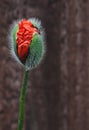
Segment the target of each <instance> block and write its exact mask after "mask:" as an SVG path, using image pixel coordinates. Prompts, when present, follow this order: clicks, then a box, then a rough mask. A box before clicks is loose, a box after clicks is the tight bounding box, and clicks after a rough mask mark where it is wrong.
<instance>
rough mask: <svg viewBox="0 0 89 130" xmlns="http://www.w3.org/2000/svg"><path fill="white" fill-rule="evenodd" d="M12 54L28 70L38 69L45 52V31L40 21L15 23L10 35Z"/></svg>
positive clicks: (31, 20)
mask: <svg viewBox="0 0 89 130" xmlns="http://www.w3.org/2000/svg"><path fill="white" fill-rule="evenodd" d="M10 40H11V41H10V43H11V52H12V54H14V57H15V59H16V60H17V61H19V63H21V64H22V65H23V66H24V67H25V68H26V69H27V70H28V69H32V68H34V67H36V66H37V65H38V64H39V63H40V61H41V60H42V58H43V55H44V52H45V43H44V31H43V28H42V26H41V22H40V21H39V20H38V19H35V18H32V19H28V20H27V19H22V20H20V21H18V22H15V23H14V24H13V26H12V28H11V33H10Z"/></svg>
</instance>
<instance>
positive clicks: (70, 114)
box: [0, 0, 89, 130]
mask: <svg viewBox="0 0 89 130" xmlns="http://www.w3.org/2000/svg"><path fill="white" fill-rule="evenodd" d="M29 17H37V18H39V19H41V20H42V24H43V26H44V28H45V32H46V44H47V52H46V56H45V58H44V61H43V63H42V64H41V65H40V66H39V67H38V68H36V69H34V70H33V71H31V72H30V75H29V82H28V89H27V93H26V102H25V122H24V130H89V0H0V130H17V120H18V112H19V96H20V89H21V82H22V77H23V70H22V68H21V67H20V66H19V65H18V64H16V63H15V61H14V60H13V58H11V57H10V54H9V52H10V51H9V49H8V44H9V43H8V37H7V36H8V32H9V26H10V25H11V24H12V23H13V21H14V20H17V19H20V18H29Z"/></svg>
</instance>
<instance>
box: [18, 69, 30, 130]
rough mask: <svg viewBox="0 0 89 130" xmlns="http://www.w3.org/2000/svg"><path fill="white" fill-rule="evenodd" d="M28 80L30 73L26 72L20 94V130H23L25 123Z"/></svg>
mask: <svg viewBox="0 0 89 130" xmlns="http://www.w3.org/2000/svg"><path fill="white" fill-rule="evenodd" d="M27 80H28V71H25V72H24V79H23V84H22V88H21V94H20V110H19V119H18V130H22V128H23V122H24V105H25V104H24V103H25V93H26V88H27Z"/></svg>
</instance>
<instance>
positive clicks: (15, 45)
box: [13, 25, 18, 55]
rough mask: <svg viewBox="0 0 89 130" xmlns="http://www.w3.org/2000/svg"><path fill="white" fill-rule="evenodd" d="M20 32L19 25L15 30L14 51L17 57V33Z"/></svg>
mask: <svg viewBox="0 0 89 130" xmlns="http://www.w3.org/2000/svg"><path fill="white" fill-rule="evenodd" d="M17 31H18V25H16V26H15V27H14V29H13V41H14V51H15V54H16V55H17V43H16V33H17Z"/></svg>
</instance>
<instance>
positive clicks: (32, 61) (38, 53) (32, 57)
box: [25, 34, 44, 69]
mask: <svg viewBox="0 0 89 130" xmlns="http://www.w3.org/2000/svg"><path fill="white" fill-rule="evenodd" d="M43 49H44V44H43V39H42V37H41V35H39V34H35V35H34V36H33V39H32V42H31V44H30V46H29V54H28V57H27V59H26V63H25V67H26V68H27V69H31V68H34V67H36V66H37V65H38V64H39V62H40V60H41V59H42V57H43Z"/></svg>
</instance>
